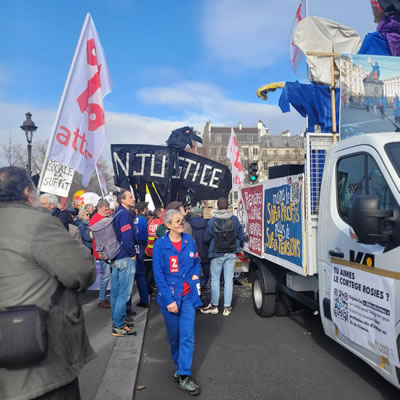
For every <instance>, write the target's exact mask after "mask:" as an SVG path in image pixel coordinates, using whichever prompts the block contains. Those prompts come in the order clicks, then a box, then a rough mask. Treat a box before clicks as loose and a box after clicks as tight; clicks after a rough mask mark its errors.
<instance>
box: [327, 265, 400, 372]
mask: <svg viewBox="0 0 400 400" xmlns="http://www.w3.org/2000/svg"><path fill="white" fill-rule="evenodd" d="M338 262H339V261H338ZM342 264H343V265H342ZM346 264H348V265H346ZM367 268H368V267H367ZM369 269H370V271H371V272H369V271H366V268H365V267H362V266H359V265H358V264H353V263H351V262H348V261H341V262H340V264H338V263H332V282H331V315H332V321H333V323H334V324H335V325H336V326H337V328H338V330H339V333H340V334H341V335H343V336H345V337H346V338H348V339H350V340H351V341H352V342H354V343H357V344H358V345H360V346H362V347H364V348H366V349H368V350H370V351H371V352H373V353H375V354H378V355H379V356H382V357H385V358H386V359H388V360H389V362H390V363H391V364H394V365H396V366H400V361H399V356H398V353H397V344H396V332H395V319H394V290H393V288H394V279H393V278H391V277H388V276H383V275H381V273H382V274H387V272H388V271H386V270H381V269H378V268H369Z"/></svg>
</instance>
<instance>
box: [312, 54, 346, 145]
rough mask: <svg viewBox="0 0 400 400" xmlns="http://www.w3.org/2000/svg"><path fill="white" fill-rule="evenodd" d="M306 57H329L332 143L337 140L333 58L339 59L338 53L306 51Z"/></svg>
mask: <svg viewBox="0 0 400 400" xmlns="http://www.w3.org/2000/svg"><path fill="white" fill-rule="evenodd" d="M306 55H308V56H316V57H329V58H330V60H331V84H330V90H331V111H332V134H333V142H334V143H335V142H336V140H337V137H336V101H335V57H340V53H334V52H333V51H331V52H324V51H307V53H306Z"/></svg>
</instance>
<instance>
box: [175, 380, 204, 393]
mask: <svg viewBox="0 0 400 400" xmlns="http://www.w3.org/2000/svg"><path fill="white" fill-rule="evenodd" d="M178 387H179V389H181V390H184V391H185V392H188V393H189V394H190V395H191V396H197V395H198V394H200V388H199V385H198V384H197V383H196V382H195V381H194V380H193V379H192V377H191V376H180V377H179V384H178Z"/></svg>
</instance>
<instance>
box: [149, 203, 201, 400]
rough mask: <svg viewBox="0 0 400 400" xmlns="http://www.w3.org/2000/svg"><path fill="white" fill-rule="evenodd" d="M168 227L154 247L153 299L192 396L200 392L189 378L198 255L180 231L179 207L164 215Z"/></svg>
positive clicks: (182, 381)
mask: <svg viewBox="0 0 400 400" xmlns="http://www.w3.org/2000/svg"><path fill="white" fill-rule="evenodd" d="M164 224H165V225H166V226H167V228H168V229H169V232H167V233H166V234H165V235H164V236H162V237H161V238H160V239H158V240H157V241H156V242H155V245H154V251H153V270H154V279H155V281H156V284H157V295H156V301H157V303H158V304H159V306H160V308H161V313H162V315H163V317H164V320H165V325H166V328H167V335H168V341H169V344H170V348H171V355H172V359H173V361H174V363H175V365H176V371H175V374H174V378H175V380H177V381H178V387H179V389H181V390H184V391H186V392H188V393H189V394H190V395H192V396H195V395H198V394H200V388H199V386H198V384H197V383H196V382H195V381H194V380H193V378H192V359H193V350H194V321H195V315H196V307H198V306H200V305H201V304H202V301H201V299H200V270H201V267H200V259H199V255H198V253H197V250H196V243H195V241H194V240H193V238H192V237H191V236H190V235H189V234H187V233H183V228H184V217H183V215H182V214H181V212H180V211H179V210H169V211H167V212H166V213H165V215H164Z"/></svg>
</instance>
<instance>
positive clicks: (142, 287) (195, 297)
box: [0, 167, 245, 398]
mask: <svg viewBox="0 0 400 400" xmlns="http://www.w3.org/2000/svg"><path fill="white" fill-rule="evenodd" d="M17 181H18V182H17ZM115 204H116V205H115V207H113V209H111V208H110V204H109V202H108V201H107V200H106V199H103V198H100V200H99V201H98V202H97V204H95V205H94V204H85V205H84V206H83V207H81V208H77V207H75V206H73V207H72V208H69V209H66V208H65V207H62V206H61V205H60V204H59V202H58V199H57V197H56V196H54V195H52V194H48V193H45V194H42V195H41V196H40V197H39V198H37V197H36V189H35V188H34V186H33V184H32V182H31V180H30V178H29V177H28V176H27V174H26V172H25V171H24V170H23V169H20V168H14V167H7V168H1V169H0V226H1V227H2V229H4V227H6V226H7V229H8V232H7V235H1V239H0V256H1V257H2V259H3V260H9V262H6V263H5V265H6V270H5V272H4V279H2V280H1V282H0V308H4V307H10V306H16V305H18V306H20V305H23V304H38V305H41V306H42V307H43V309H45V310H50V312H49V317H48V323H49V325H48V326H49V327H50V332H49V335H50V337H51V338H52V339H51V340H54V341H55V342H56V343H58V342H59V341H63V340H64V339H63V337H64V333H65V332H64V333H62V332H60V330H59V329H57V328H56V327H55V325H54V324H57V323H59V321H58V322H57V318H56V317H55V316H54V312H53V311H52V310H53V309H54V308H58V307H64V308H65V309H66V310H68V309H69V307H73V304H75V308H73V310H74V311H71V312H76V313H78V314H77V315H78V316H77V318H78V319H79V321H80V322H79V326H80V331H79V330H75V331H74V334H71V335H72V336H71V335H70V336H69V337H68V339H65V343H64V346H67V347H68V346H72V347H73V350H72V349H71V350H70V351H71V352H72V353H74V354H75V353H76V354H77V357H75V358H74V360H73V361H72V360H69V359H64V358H63V357H61V358H60V356H56V355H54V356H53V354H52V349H51V346H50V348H49V352H48V355H47V356H46V359H45V360H44V361H42V363H41V364H40V365H39V366H32V367H27V368H23V369H21V370H20V371H19V372H18V373H20V374H21V379H19V380H16V379H8V380H7V379H6V381H7V382H3V378H1V382H0V385H1V386H2V387H4V388H5V390H6V392H7V393H9V394H10V395H15V393H28V395H29V396H31V397H29V398H36V397H40V396H42V395H43V394H45V393H47V392H51V393H53V391H54V393H55V394H56V396H57V395H58V394H59V393H60V395H61V394H63V393H67V394H68V395H69V394H71V396H70V398H75V397H74V395H73V394H74V393H75V394H76V393H78V394H79V385H78V381H77V376H78V373H79V369H80V368H81V367H82V366H83V365H84V364H85V363H86V362H88V361H89V360H90V359H91V358H92V357H93V350H92V349H91V347H90V345H89V342H88V340H87V335H86V331H85V327H84V320H83V312H81V305H80V304H79V292H81V291H84V290H86V289H87V288H88V287H89V286H91V285H92V284H93V282H94V279H95V271H96V269H95V263H94V261H96V263H97V268H98V272H99V274H100V279H99V295H98V307H101V308H105V309H110V310H111V319H112V329H111V334H112V335H113V336H117V337H127V336H131V335H136V332H135V331H134V327H133V316H134V315H136V312H135V311H134V310H133V308H132V304H131V303H132V290H133V284H134V281H136V286H137V290H138V293H139V299H140V300H139V302H138V303H137V304H136V307H144V308H148V307H149V302H150V299H151V295H152V294H154V295H155V299H156V301H157V303H158V305H159V306H160V310H161V313H162V315H163V318H164V321H165V325H166V330H167V336H168V341H169V344H170V350H171V356H172V360H173V362H174V364H175V373H174V375H173V377H174V379H175V380H176V381H177V382H178V387H179V388H180V389H181V390H184V391H186V392H188V393H189V394H190V395H198V394H199V393H200V387H199V385H198V384H197V383H196V382H195V381H194V379H193V378H192V358H193V350H194V324H195V315H196V309H197V310H199V311H200V312H201V313H204V314H218V313H219V293H220V280H221V272H222V271H223V282H224V308H223V316H229V315H230V314H231V312H232V291H233V274H234V269H235V261H236V253H238V252H239V251H240V243H241V242H242V241H243V240H244V239H245V237H244V234H243V230H242V227H241V225H240V224H239V221H238V219H237V218H236V217H235V216H232V214H231V213H230V212H229V211H228V200H227V199H225V198H220V199H219V200H218V202H217V207H218V211H216V212H215V215H214V216H213V217H212V218H211V219H210V220H206V219H205V218H203V210H202V209H201V208H198V207H191V206H190V205H184V204H183V203H181V202H179V201H173V202H171V203H169V204H168V205H167V207H166V208H165V209H163V208H156V209H155V210H154V212H152V211H150V210H149V209H148V204H147V203H146V202H138V203H136V201H135V198H134V196H133V194H132V193H131V192H130V191H128V190H121V191H120V192H118V193H116V203H115ZM14 213H18V214H21V213H26V215H27V218H26V219H24V223H23V224H14V223H11V222H10V223H7V221H8V220H9V219H10V221H11V220H13V217H12V215H14ZM46 214H47V215H46ZM28 215H29V218H28ZM104 218H112V222H110V223H112V225H113V228H114V232H115V236H116V238H117V240H118V243H119V244H120V247H119V250H118V253H117V254H116V256H115V257H114V258H113V259H104V257H103V256H102V255H103V253H102V252H101V251H100V248H99V247H96V240H95V238H94V233H95V230H96V229H95V225H96V224H98V223H99V222H100V221H102V220H103V219H104ZM57 220H59V221H60V222H61V223H60V222H56V221H57ZM39 225H40V226H39ZM10 226H12V227H13V232H11V233H12V234H11V235H10V231H9V229H10ZM67 231H68V232H67ZM12 235H14V236H15V238H18V241H19V242H20V240H19V238H20V237H24V243H27V244H28V246H25V247H24V249H21V247H19V248H18V249H13V246H12V245H11V244H10V243H8V242H7V244H4V243H3V242H4V240H6V237H7V238H9V237H12ZM221 235H222V236H221ZM61 239H62V243H58V242H57V240H61ZM73 239H75V240H73ZM43 248H45V249H46V251H42V249H43ZM7 249H10V250H7ZM99 253H100V254H99ZM26 260H29V263H30V267H29V268H30V271H32V274H36V275H35V276H34V275H32V277H31V278H32V279H31V278H29V279H25V278H24V279H23V280H21V279H20V280H18V275H16V274H15V270H18V269H20V270H21V274H20V275H21V276H24V277H26V275H25V274H26V273H27V272H26V271H25V269H26V266H25V265H24V263H25V262H26ZM54 260H58V262H56V263H55V262H54ZM22 271H24V272H23V273H22ZM35 271H36V272H35ZM29 273H30V272H29ZM210 278H211V302H210V304H208V305H205V304H203V300H202V299H203V292H204V290H205V289H206V288H207V287H208V285H209V281H210ZM11 283H12V285H11ZM11 286H13V287H15V288H18V290H14V289H11ZM47 286H49V288H48V289H49V290H46V291H44V288H45V287H47ZM50 286H51V287H57V286H62V287H63V288H64V290H65V296H69V297H71V299H73V301H72V303H73V304H72V303H68V304H67V303H65V304H64V302H63V301H62V300H59V301H58V302H57V303H58V304H57V305H55V304H53V303H52V297H51V294H52V293H51V292H52V291H51V290H50ZM109 286H111V287H110V292H109V296H108V295H107V293H108V292H107V289H108V287H109ZM22 288H24V289H22ZM76 307H77V308H76ZM71 310H72V309H71ZM62 315H64V314H62ZM65 315H66V314H65ZM58 318H60V317H58ZM61 318H63V317H61ZM53 319H54V321H53ZM67 319H68V318H67ZM52 329H54V333H53V331H52ZM53 334H54V335H57V338H53ZM74 335H75V336H74ZM78 344H79V346H78ZM0 362H1V360H0ZM59 365H64V367H60V370H58V369H57V368H59V367H58V366H59ZM0 368H1V367H0ZM50 370H52V371H51V372H50ZM61 370H62V371H64V372H60V371H61ZM43 371H46V373H43ZM57 371H58V372H57ZM66 371H68V372H66ZM30 376H32V377H35V379H33V380H31V378H29V377H30ZM17 381H19V382H20V383H19V384H17V383H16V382H17ZM13 382H14V383H13ZM71 382H72V383H71ZM27 398H28V397H27ZM77 398H79V397H77Z"/></svg>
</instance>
